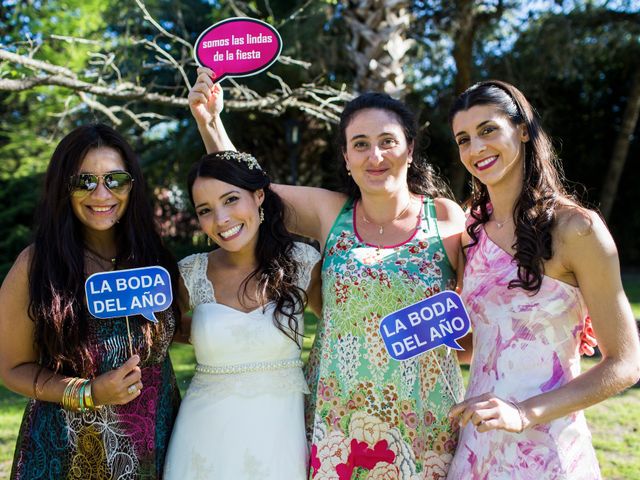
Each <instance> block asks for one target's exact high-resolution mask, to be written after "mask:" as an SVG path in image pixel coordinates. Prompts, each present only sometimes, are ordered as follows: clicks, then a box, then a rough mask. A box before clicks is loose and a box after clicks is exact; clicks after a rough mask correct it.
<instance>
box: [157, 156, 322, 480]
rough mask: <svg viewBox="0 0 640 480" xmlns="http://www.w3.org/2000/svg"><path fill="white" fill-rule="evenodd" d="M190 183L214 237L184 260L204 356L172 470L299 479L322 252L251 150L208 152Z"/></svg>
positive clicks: (173, 447)
mask: <svg viewBox="0 0 640 480" xmlns="http://www.w3.org/2000/svg"><path fill="white" fill-rule="evenodd" d="M187 183H188V190H189V198H190V199H191V204H192V205H193V206H194V208H195V211H196V215H197V217H198V222H199V223H200V227H201V228H202V230H203V232H204V233H205V234H206V235H207V237H208V238H209V239H210V240H211V241H213V243H215V244H216V245H217V246H218V248H216V249H214V250H213V251H211V252H208V253H200V254H195V255H191V256H189V257H187V258H185V259H183V260H181V261H180V273H181V275H182V280H183V281H184V285H185V286H186V289H187V291H188V294H189V303H190V305H191V308H192V310H193V317H192V323H191V343H192V344H193V346H194V348H195V355H196V361H197V362H198V364H197V366H196V374H195V376H194V377H193V380H192V381H191V384H190V386H189V389H188V391H187V393H186V395H185V398H184V400H183V402H182V405H181V407H180V413H179V414H178V418H177V420H176V424H175V428H174V430H173V433H172V435H171V444H170V446H169V453H168V455H167V463H166V466H165V478H166V479H167V480H173V479H175V480H185V479H194V480H195V479H207V478H210V479H212V480H214V479H215V480H254V479H261V480H285V479H286V480H303V479H305V478H306V474H307V457H308V455H307V444H306V439H305V434H304V412H303V409H304V402H303V394H304V393H308V389H307V385H306V382H305V379H304V375H303V374H302V360H301V359H300V353H301V349H302V337H303V334H304V322H303V316H302V315H303V312H304V308H305V304H306V301H307V296H306V294H305V290H306V289H307V288H308V287H309V283H310V278H311V271H312V268H313V266H314V265H315V264H316V263H317V261H318V260H319V258H320V255H319V253H318V252H317V251H316V250H315V249H314V248H313V247H311V246H310V245H307V244H304V243H299V242H294V240H293V237H292V235H291V234H290V233H289V232H287V230H286V228H285V226H284V216H285V212H284V204H283V203H282V200H281V199H280V197H278V195H276V194H275V193H274V192H273V191H272V190H271V186H270V183H271V182H270V180H269V177H268V176H267V175H266V173H265V172H264V171H263V170H262V168H261V167H260V165H259V164H258V162H257V161H256V159H255V158H254V157H252V156H251V155H249V154H246V153H238V152H233V151H229V152H218V153H215V154H210V155H205V156H204V157H202V159H201V160H200V161H199V162H197V163H196V164H194V165H193V166H192V168H191V170H190V172H189V174H188V177H187Z"/></svg>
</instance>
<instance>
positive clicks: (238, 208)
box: [192, 177, 264, 254]
mask: <svg viewBox="0 0 640 480" xmlns="http://www.w3.org/2000/svg"><path fill="white" fill-rule="evenodd" d="M192 194H193V203H194V205H195V210H196V215H197V216H198V222H199V223H200V228H202V231H204V232H205V233H206V234H207V236H208V237H209V238H211V239H212V240H213V241H214V242H215V243H216V244H218V245H219V246H220V247H221V248H223V249H224V250H227V251H229V252H240V251H246V252H250V253H251V254H253V253H254V252H255V247H256V244H257V241H258V229H259V227H260V212H259V207H260V205H262V202H263V200H264V192H263V191H262V190H257V191H255V192H251V191H249V190H245V189H243V188H240V187H236V186H235V185H232V184H230V183H225V182H223V181H220V180H217V179H215V178H207V177H198V178H197V179H196V180H195V182H194V183H193V188H192Z"/></svg>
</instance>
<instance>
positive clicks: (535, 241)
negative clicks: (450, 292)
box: [449, 80, 575, 294]
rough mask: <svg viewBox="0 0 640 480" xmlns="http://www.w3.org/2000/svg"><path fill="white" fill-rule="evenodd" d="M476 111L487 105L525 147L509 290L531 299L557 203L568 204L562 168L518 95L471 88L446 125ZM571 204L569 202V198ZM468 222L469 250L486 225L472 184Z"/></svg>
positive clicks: (506, 88) (496, 86)
mask: <svg viewBox="0 0 640 480" xmlns="http://www.w3.org/2000/svg"><path fill="white" fill-rule="evenodd" d="M476 105H492V106H494V107H495V108H496V109H497V110H498V111H500V112H501V113H503V114H504V115H506V116H507V117H508V118H509V119H510V120H511V122H512V123H513V125H516V126H517V125H524V127H525V128H526V131H527V133H528V134H529V141H528V142H527V143H526V144H525V147H524V151H525V156H524V181H523V184H522V191H521V192H520V195H519V196H518V199H517V200H516V203H515V206H514V209H513V224H514V225H515V237H516V240H515V243H514V244H513V245H512V248H513V249H514V250H515V252H516V253H515V255H514V257H515V259H516V262H517V265H518V278H517V279H513V280H511V281H510V282H509V288H518V287H520V288H523V289H524V290H527V291H529V292H532V293H534V294H535V293H537V292H538V290H540V286H541V284H542V277H543V275H544V262H545V260H549V259H550V258H551V257H552V256H553V241H552V240H553V239H552V235H551V232H552V229H553V226H554V223H555V219H556V208H557V206H558V201H559V200H560V199H562V198H570V197H569V195H568V193H567V192H566V190H565V188H564V186H563V183H562V179H563V173H562V167H561V165H560V162H559V160H558V157H557V155H556V153H555V151H554V149H553V145H552V143H551V139H550V138H549V136H548V135H547V134H546V133H545V131H544V130H543V129H542V126H541V125H540V120H539V118H538V116H537V114H536V112H535V110H534V109H533V107H532V106H531V104H530V103H529V101H528V100H527V99H526V98H525V96H524V94H523V93H522V92H521V91H520V90H518V89H517V88H516V87H514V86H513V85H511V84H509V83H506V82H502V81H499V80H489V81H485V82H480V83H477V84H475V85H473V86H471V87H469V88H468V89H467V90H466V91H465V92H463V93H462V94H461V95H460V96H459V97H458V98H457V99H456V100H455V102H454V103H453V105H452V106H451V110H450V112H449V125H452V124H453V118H454V116H455V115H456V113H458V112H460V111H462V110H468V109H470V108H471V107H474V106H476ZM572 201H575V200H574V199H573V198H572ZM470 203H471V209H470V214H471V217H472V219H473V220H472V221H471V222H470V223H469V225H468V226H467V233H468V234H469V236H470V237H471V239H472V242H471V243H470V244H469V245H465V247H464V248H469V247H471V246H473V245H476V244H477V243H478V235H477V232H478V229H479V228H480V226H481V225H482V224H484V223H486V222H487V221H488V220H489V214H490V213H491V212H490V210H489V203H490V199H489V192H488V190H487V187H486V186H485V185H483V184H482V183H481V182H480V181H479V180H478V179H477V178H475V177H473V178H472V184H471V199H470Z"/></svg>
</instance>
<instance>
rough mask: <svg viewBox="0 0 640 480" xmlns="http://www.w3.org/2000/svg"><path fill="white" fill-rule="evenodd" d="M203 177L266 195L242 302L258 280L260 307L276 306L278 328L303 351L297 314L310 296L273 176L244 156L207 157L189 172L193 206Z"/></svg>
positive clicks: (238, 154)
mask: <svg viewBox="0 0 640 480" xmlns="http://www.w3.org/2000/svg"><path fill="white" fill-rule="evenodd" d="M248 158H250V159H252V160H250V161H251V162H252V165H253V166H252V168H250V166H251V165H250V164H249V163H248V162H247V159H248ZM253 162H255V163H253ZM200 177H202V178H215V179H217V180H220V181H222V182H225V183H229V184H231V185H235V186H236V187H239V188H242V189H243V190H247V191H249V192H255V191H257V190H260V189H262V190H263V191H264V200H263V202H262V208H263V210H264V218H265V221H264V222H262V223H261V224H260V227H259V228H258V242H257V245H256V252H255V254H256V259H257V262H258V266H257V267H256V269H255V270H254V271H253V272H251V273H250V274H249V275H248V276H247V277H246V278H245V279H244V280H243V282H242V287H241V289H240V291H239V292H238V298H239V299H240V301H241V303H242V299H243V298H244V297H245V295H246V293H247V287H248V284H249V281H250V280H251V279H252V278H255V279H256V280H257V283H258V288H257V296H258V297H257V300H258V302H259V303H260V304H261V305H266V304H267V303H269V302H274V303H275V311H274V315H273V323H274V325H275V326H276V327H277V328H278V329H279V330H280V331H282V332H283V333H284V334H285V335H286V336H287V337H289V338H290V339H291V340H293V341H294V342H296V344H297V345H298V346H299V347H300V346H301V340H302V336H303V333H304V332H301V331H300V327H299V325H298V322H297V321H296V315H300V314H302V312H303V311H304V308H305V305H306V303H307V295H306V293H305V291H304V290H302V289H301V288H300V287H298V286H297V285H296V279H297V278H298V275H299V274H300V268H299V265H298V263H297V262H295V261H294V260H293V258H292V255H291V254H292V250H293V248H294V237H293V235H291V233H289V232H288V231H287V229H286V228H285V224H284V217H285V206H284V203H283V202H282V199H281V198H280V197H279V196H278V195H277V194H276V193H275V192H274V191H273V190H272V189H271V187H270V185H271V180H270V179H269V176H268V175H267V174H266V173H265V172H264V170H262V169H261V168H260V167H259V166H258V163H257V161H256V160H255V159H254V158H253V157H251V156H250V155H248V154H246V153H238V152H234V151H222V152H216V153H211V154H208V155H205V156H203V157H202V158H201V159H200V160H199V161H198V162H197V163H195V164H194V165H193V166H192V167H191V170H189V174H188V175H187V186H188V189H189V199H190V200H191V205H194V202H193V184H194V182H195V181H196V179H197V178H200ZM285 319H286V320H285Z"/></svg>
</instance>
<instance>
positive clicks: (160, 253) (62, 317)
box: [29, 124, 180, 376]
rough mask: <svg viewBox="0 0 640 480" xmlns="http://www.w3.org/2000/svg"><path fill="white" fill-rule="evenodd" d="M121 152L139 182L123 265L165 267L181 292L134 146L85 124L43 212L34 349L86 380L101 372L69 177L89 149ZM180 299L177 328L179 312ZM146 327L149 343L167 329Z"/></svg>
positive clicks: (37, 246) (57, 164) (35, 260)
mask: <svg viewBox="0 0 640 480" xmlns="http://www.w3.org/2000/svg"><path fill="white" fill-rule="evenodd" d="M101 147H107V148H112V149H114V150H116V151H117V152H118V153H119V154H120V156H121V157H122V160H123V161H124V164H125V169H126V171H128V172H129V173H130V174H131V176H132V177H133V179H134V183H133V188H132V189H131V192H130V193H129V203H128V205H127V208H126V210H125V212H124V214H123V216H122V218H121V219H120V220H119V222H118V223H117V224H116V225H115V226H114V228H115V233H116V247H117V257H116V264H117V265H120V266H126V267H127V268H134V267H145V266H151V265H161V266H163V267H164V268H166V269H167V270H168V271H169V273H170V274H171V282H172V287H173V291H174V292H177V291H178V284H177V279H178V278H179V277H178V266H177V264H176V261H175V259H174V258H173V256H172V255H171V253H170V252H169V251H168V250H167V249H166V248H165V247H164V246H163V245H162V241H161V239H160V235H159V234H158V232H157V230H156V227H155V223H154V216H153V210H152V208H151V203H150V202H149V199H148V197H147V192H146V185H145V181H144V178H143V176H142V171H141V170H140V166H139V164H138V160H137V157H136V155H135V154H134V152H133V150H132V149H131V147H130V146H129V144H128V143H127V141H126V140H125V139H124V138H123V137H122V136H121V135H120V134H119V133H118V132H116V131H115V130H113V129H112V128H110V127H108V126H106V125H103V124H93V125H86V126H82V127H78V128H76V129H75V130H73V131H72V132H71V133H69V134H68V135H67V136H65V137H64V138H63V139H62V140H61V141H60V143H59V144H58V146H57V147H56V149H55V151H54V152H53V156H52V157H51V161H50V162H49V166H48V168H47V172H46V174H45V178H44V188H43V191H42V196H41V199H40V204H39V207H38V209H37V211H36V212H37V218H36V229H35V240H34V243H33V248H32V257H31V266H30V271H29V316H30V317H31V319H32V320H33V321H34V323H35V328H34V332H35V339H34V344H35V346H36V348H37V350H38V352H39V354H40V359H41V365H42V366H46V367H48V368H51V369H53V370H54V371H56V372H59V371H65V370H67V369H70V371H72V372H75V373H79V374H81V375H84V376H88V375H91V374H93V373H95V372H96V368H97V366H96V365H94V364H93V360H92V357H91V355H90V353H89V352H90V348H91V345H90V344H89V342H90V341H89V339H88V322H87V317H88V315H89V313H88V310H87V307H86V304H85V290H84V284H85V280H86V275H85V264H84V249H85V244H84V239H83V233H82V224H81V223H80V221H79V220H78V218H77V217H76V215H75V214H74V212H73V210H72V207H71V201H70V191H69V183H68V182H69V179H70V177H71V176H72V175H75V174H77V173H78V170H79V168H80V165H81V164H82V161H83V160H84V158H85V156H86V155H87V153H88V152H89V151H90V150H93V149H96V148H101ZM176 297H177V295H175V296H174V302H173V304H172V310H173V314H174V316H175V318H176V322H177V325H179V320H180V310H179V308H178V303H177V300H176ZM164 323H165V322H162V321H160V322H158V324H157V325H155V326H153V325H152V324H151V323H150V322H141V324H142V330H143V334H144V335H145V337H147V339H150V336H151V330H152V329H161V328H166V326H165V325H164Z"/></svg>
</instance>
